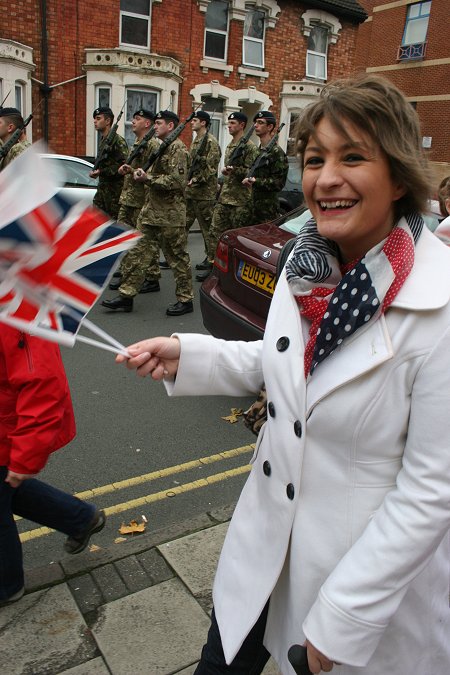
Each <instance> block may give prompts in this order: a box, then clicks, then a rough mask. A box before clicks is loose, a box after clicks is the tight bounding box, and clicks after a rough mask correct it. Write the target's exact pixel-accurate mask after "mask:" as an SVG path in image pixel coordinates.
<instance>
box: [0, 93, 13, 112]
mask: <svg viewBox="0 0 450 675" xmlns="http://www.w3.org/2000/svg"><path fill="white" fill-rule="evenodd" d="M10 93H11V89H10V90H9V91H8V93H7V94H6V96H5V98H4V99H3V101H2V102H1V103H0V110H1V109H2V108H3V104H4V102H5V101H6V99H7V98H8V96H9V95H10Z"/></svg>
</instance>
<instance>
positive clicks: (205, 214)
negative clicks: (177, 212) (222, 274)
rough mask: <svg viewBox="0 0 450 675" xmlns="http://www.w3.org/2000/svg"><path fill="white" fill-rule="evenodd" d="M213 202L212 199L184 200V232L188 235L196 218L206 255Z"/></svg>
mask: <svg viewBox="0 0 450 675" xmlns="http://www.w3.org/2000/svg"><path fill="white" fill-rule="evenodd" d="M214 204H215V201H214V200H213V199H187V200H186V231H187V233H188V234H189V230H190V229H191V227H192V225H193V223H194V220H195V219H196V218H197V220H198V224H199V225H200V231H201V233H202V235H203V241H204V242H205V253H206V255H208V250H209V237H210V230H211V222H212V216H213V210H214Z"/></svg>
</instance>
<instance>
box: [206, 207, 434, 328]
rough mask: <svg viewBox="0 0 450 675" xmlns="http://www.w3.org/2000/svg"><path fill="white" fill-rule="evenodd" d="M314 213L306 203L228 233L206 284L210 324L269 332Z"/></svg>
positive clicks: (428, 216) (431, 216) (429, 218)
mask: <svg viewBox="0 0 450 675" xmlns="http://www.w3.org/2000/svg"><path fill="white" fill-rule="evenodd" d="M309 218H311V212H310V211H309V210H305V209H304V207H299V208H297V209H294V211H291V212H290V213H288V214H287V215H285V216H282V217H280V218H278V219H277V220H273V221H269V222H267V223H262V224H261V225H253V226H251V227H242V228H239V229H237V230H228V231H227V232H225V233H224V234H223V235H222V237H221V239H220V241H219V245H218V247H217V251H216V258H215V261H214V267H213V271H212V273H211V274H210V276H209V277H208V278H207V279H206V281H204V282H203V285H202V287H201V289H200V307H201V311H202V317H203V324H204V326H205V328H206V329H207V330H208V331H209V332H210V333H211V334H212V335H214V336H215V337H219V338H224V339H226V340H258V339H260V338H261V337H262V336H263V334H264V328H265V325H266V319H267V314H268V312H269V306H270V301H271V299H272V295H273V292H274V289H275V285H276V280H277V277H278V275H279V273H280V271H281V269H282V268H283V266H284V263H285V262H286V259H287V257H288V255H289V253H290V250H291V248H292V245H293V243H294V237H295V236H296V235H297V234H298V233H299V232H300V229H301V228H302V227H303V225H304V224H305V223H306V222H307V221H308V220H309ZM424 220H425V223H426V225H427V226H428V227H429V228H430V230H431V231H432V232H434V230H435V229H436V227H437V225H438V217H437V214H436V213H435V211H434V210H433V208H432V204H430V209H429V212H428V213H427V214H424Z"/></svg>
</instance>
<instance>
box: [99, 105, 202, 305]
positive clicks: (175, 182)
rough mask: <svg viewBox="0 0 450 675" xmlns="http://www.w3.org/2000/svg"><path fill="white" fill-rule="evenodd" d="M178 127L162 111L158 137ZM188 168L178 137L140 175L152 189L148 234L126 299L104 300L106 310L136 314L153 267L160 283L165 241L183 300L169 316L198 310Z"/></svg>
mask: <svg viewBox="0 0 450 675" xmlns="http://www.w3.org/2000/svg"><path fill="white" fill-rule="evenodd" d="M178 123H179V119H178V117H177V115H175V113H173V112H172V111H170V110H162V111H161V112H159V113H158V114H157V115H156V119H155V135H156V136H157V137H158V138H159V139H160V140H164V139H165V138H166V137H167V136H168V135H169V134H170V132H171V131H173V129H174V128H175V126H177V125H178ZM188 169H189V153H188V151H187V148H186V146H185V145H184V143H183V142H182V141H180V140H179V139H178V138H177V139H176V140H174V141H173V142H172V143H171V144H170V145H169V146H168V147H167V148H166V149H165V150H164V151H163V153H162V154H161V155H160V156H159V157H158V159H157V160H156V161H155V162H154V163H153V164H152V165H151V167H150V168H149V170H148V172H147V173H145V171H144V170H143V169H137V170H136V171H135V172H134V177H135V180H138V181H140V182H142V183H144V184H145V185H146V196H145V202H144V206H143V207H142V209H141V212H140V214H139V218H138V230H140V231H141V232H142V233H143V235H144V236H143V237H142V238H141V239H140V240H139V241H138V243H137V244H136V246H135V247H134V248H133V249H132V250H131V251H130V257H131V259H132V260H133V267H132V268H131V269H130V270H129V271H128V272H127V275H126V276H125V275H124V277H123V280H122V283H121V285H120V288H119V293H120V295H119V296H117V297H116V298H113V299H112V300H103V302H102V305H103V306H104V307H107V308H108V309H123V310H124V311H125V312H131V311H132V309H133V298H134V296H135V295H137V293H138V292H139V289H140V287H141V285H142V282H143V281H144V279H145V276H146V273H147V270H148V268H149V265H151V267H152V269H155V276H154V278H153V281H155V282H157V283H159V281H158V280H159V278H160V271H159V262H158V261H159V249H160V244H161V238H162V237H163V238H164V246H165V248H167V250H168V252H169V253H170V260H171V268H172V270H173V273H174V276H175V285H176V296H177V302H176V303H174V304H172V305H169V307H168V308H167V311H166V314H167V315H168V316H179V315H181V314H187V313H188V312H192V311H193V304H192V299H193V297H194V293H193V289H192V272H191V261H190V259H189V253H188V252H187V232H186V197H185V190H186V184H187V174H188ZM130 267H131V266H130Z"/></svg>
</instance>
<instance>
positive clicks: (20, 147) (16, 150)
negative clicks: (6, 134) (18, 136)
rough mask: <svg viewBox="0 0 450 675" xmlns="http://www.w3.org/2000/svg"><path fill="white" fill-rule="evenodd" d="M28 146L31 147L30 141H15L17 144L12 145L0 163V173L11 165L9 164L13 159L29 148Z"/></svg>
mask: <svg viewBox="0 0 450 675" xmlns="http://www.w3.org/2000/svg"><path fill="white" fill-rule="evenodd" d="M2 145H3V144H2ZM30 145H31V143H30V141H17V143H14V145H13V146H12V148H10V150H9V152H8V153H7V154H6V155H5V157H3V159H2V160H1V161H0V171H3V169H6V167H7V166H8V164H11V162H12V161H13V160H14V159H16V157H18V156H19V155H21V154H22V152H25V150H26V149H27V148H29V147H30Z"/></svg>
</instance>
